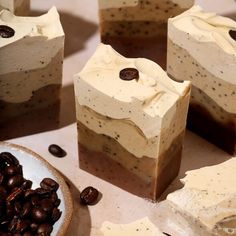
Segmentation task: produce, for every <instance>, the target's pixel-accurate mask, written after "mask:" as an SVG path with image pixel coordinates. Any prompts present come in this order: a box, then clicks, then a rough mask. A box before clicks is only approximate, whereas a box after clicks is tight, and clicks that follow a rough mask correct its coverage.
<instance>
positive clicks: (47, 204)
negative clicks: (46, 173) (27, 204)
mask: <svg viewBox="0 0 236 236" xmlns="http://www.w3.org/2000/svg"><path fill="white" fill-rule="evenodd" d="M40 206H41V207H42V209H43V210H44V211H46V212H51V211H52V209H53V207H54V205H53V203H52V201H51V200H50V199H48V198H45V199H43V200H42V201H41V202H40Z"/></svg>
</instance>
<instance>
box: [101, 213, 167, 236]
mask: <svg viewBox="0 0 236 236" xmlns="http://www.w3.org/2000/svg"><path fill="white" fill-rule="evenodd" d="M131 235H132V236H164V234H163V233H162V232H161V231H160V230H159V229H158V228H157V227H156V226H155V225H154V224H153V223H152V222H151V221H150V220H149V219H148V217H145V218H143V219H141V220H137V221H135V222H132V223H130V224H113V223H111V222H104V223H103V225H102V227H101V229H100V233H99V234H98V236H131Z"/></svg>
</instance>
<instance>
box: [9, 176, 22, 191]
mask: <svg viewBox="0 0 236 236" xmlns="http://www.w3.org/2000/svg"><path fill="white" fill-rule="evenodd" d="M23 181H24V179H23V176H22V175H15V176H12V177H11V178H9V179H8V182H7V186H8V187H9V188H15V187H19V186H20V185H21V184H22V183H23Z"/></svg>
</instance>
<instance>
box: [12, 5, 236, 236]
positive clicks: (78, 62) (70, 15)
mask: <svg viewBox="0 0 236 236" xmlns="http://www.w3.org/2000/svg"><path fill="white" fill-rule="evenodd" d="M32 2H33V3H32V9H33V14H42V13H44V12H45V11H47V10H48V9H49V8H50V7H52V6H53V5H55V6H56V7H57V8H58V9H59V11H60V15H61V21H62V24H63V27H64V30H65V34H66V45H65V61H64V73H63V88H62V104H61V105H62V107H61V109H62V114H61V126H60V128H59V129H58V130H54V131H50V132H45V133H40V134H35V135H31V136H26V137H21V138H17V139H12V140H9V141H10V142H13V143H16V144H20V145H23V146H25V147H28V148H30V149H32V150H33V151H35V152H37V153H38V154H40V155H41V156H42V157H44V158H45V159H46V160H47V161H48V162H50V163H51V164H52V165H53V166H54V167H55V168H56V169H58V170H59V171H60V172H61V173H63V175H64V176H65V178H66V179H67V180H68V181H69V182H70V185H71V191H72V194H73V198H74V216H73V219H72V223H71V225H70V228H69V230H68V233H67V235H68V236H77V235H78V236H89V235H91V236H93V235H96V233H97V232H98V230H99V228H100V226H101V224H102V222H103V221H106V220H109V221H112V222H115V223H129V222H131V221H134V220H137V219H140V218H142V217H145V216H148V217H149V218H150V219H151V220H152V222H153V223H155V224H156V225H158V226H159V227H161V229H162V230H165V232H168V233H175V235H177V234H178V233H176V232H173V231H171V229H170V227H169V225H168V224H167V223H166V221H165V220H163V219H164V215H165V214H166V212H162V211H161V210H160V205H161V204H157V203H151V202H148V201H146V200H144V199H142V198H139V197H136V196H134V195H132V194H130V193H128V192H125V191H123V190H121V189H119V188H117V187H116V186H111V184H109V183H107V182H105V181H103V180H101V179H98V178H97V177H95V176H92V175H90V174H88V173H86V172H84V171H82V170H80V169H79V165H78V148H77V133H76V132H77V130H76V124H75V106H74V92H73V81H72V76H73V74H75V73H78V72H79V71H80V70H81V68H82V67H83V66H84V64H85V63H86V61H87V60H88V59H89V57H90V56H91V55H92V54H93V52H94V51H95V49H96V47H97V45H98V43H99V32H98V14H97V1H96V0H67V1H64V0H47V1H42V0H33V1H32ZM197 3H199V4H200V5H201V6H203V7H204V8H205V9H207V10H212V11H217V12H220V13H224V14H227V15H230V16H233V15H235V12H236V3H235V1H234V0H224V1H222V0H214V1H212V0H211V1H210V0H198V1H197ZM51 143H57V144H59V145H60V146H61V147H63V148H64V149H65V150H66V151H67V153H68V155H67V156H66V157H65V158H61V159H57V158H55V157H53V156H51V155H50V154H49V153H48V151H47V148H48V145H49V144H51ZM229 158H231V156H229V155H228V154H226V153H224V152H223V151H221V150H219V149H217V148H216V147H215V146H213V145H211V144H209V143H207V142H206V141H205V140H203V139H201V138H199V137H198V136H196V135H195V134H193V133H191V132H188V131H187V133H186V137H185V141H184V150H183V161H182V166H181V170H180V174H179V176H178V178H177V179H176V180H175V181H174V182H173V183H172V184H171V185H170V187H169V188H168V190H167V191H166V193H164V195H163V199H164V198H165V196H166V194H167V193H168V192H171V191H173V190H175V189H178V188H179V187H180V182H179V179H180V178H182V177H183V176H184V173H185V172H186V171H187V170H191V169H196V168H199V167H202V166H206V165H214V164H217V163H221V162H223V161H225V160H227V159H229ZM89 185H92V186H94V187H96V188H97V189H99V191H100V192H101V193H102V197H101V200H100V201H99V203H98V204H97V205H94V206H89V207H85V206H83V207H82V206H80V204H79V193H80V191H81V190H83V189H84V188H85V187H87V186H89ZM182 235H183V234H182Z"/></svg>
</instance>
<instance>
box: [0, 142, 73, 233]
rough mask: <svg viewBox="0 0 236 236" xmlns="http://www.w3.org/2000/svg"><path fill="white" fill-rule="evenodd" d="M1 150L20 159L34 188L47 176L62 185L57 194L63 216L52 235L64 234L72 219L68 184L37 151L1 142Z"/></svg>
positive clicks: (25, 175) (25, 176) (55, 225)
mask: <svg viewBox="0 0 236 236" xmlns="http://www.w3.org/2000/svg"><path fill="white" fill-rule="evenodd" d="M1 152H10V153H12V155H14V156H15V157H16V158H17V159H18V160H19V162H20V164H21V165H22V166H23V175H24V178H26V179H29V180H31V181H33V186H32V188H33V189H35V188H38V187H40V182H41V181H42V179H43V178H46V177H49V178H52V179H54V180H55V181H56V182H57V183H58V184H59V185H60V187H59V189H58V191H57V194H58V197H59V199H61V204H60V206H59V209H60V210H61V211H62V216H61V218H60V219H59V220H58V221H57V222H56V223H55V224H54V225H53V232H52V234H51V235H63V234H64V233H65V231H66V229H67V227H68V225H69V223H70V220H71V215H72V201H71V196H70V193H69V189H68V186H67V185H66V183H65V181H64V180H63V178H62V177H61V175H60V174H59V173H58V172H57V171H56V170H55V169H54V168H53V167H52V166H51V165H50V164H49V163H47V162H46V161H45V160H43V159H42V158H41V157H40V156H38V155H37V154H36V153H34V152H32V151H30V150H28V149H25V148H23V147H20V146H18V145H14V144H9V143H3V142H0V153H1Z"/></svg>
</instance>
